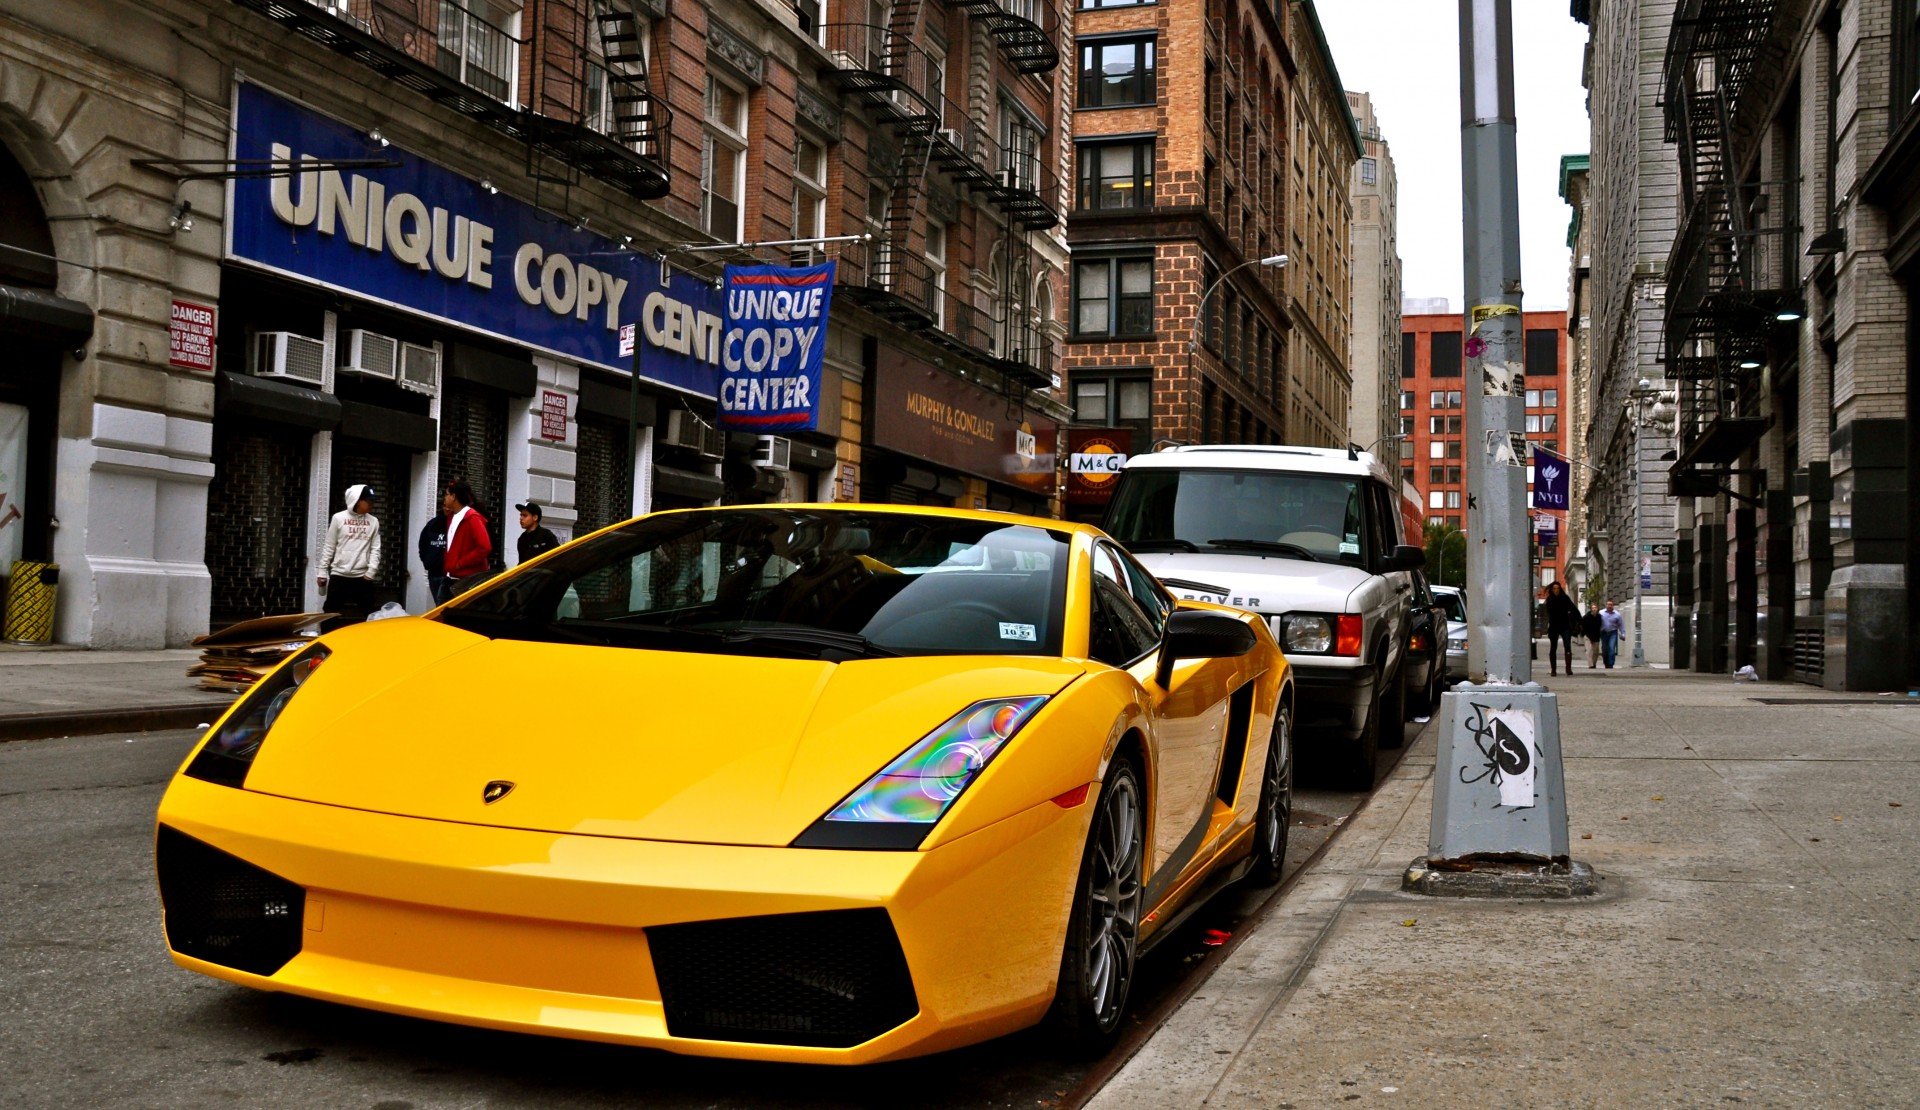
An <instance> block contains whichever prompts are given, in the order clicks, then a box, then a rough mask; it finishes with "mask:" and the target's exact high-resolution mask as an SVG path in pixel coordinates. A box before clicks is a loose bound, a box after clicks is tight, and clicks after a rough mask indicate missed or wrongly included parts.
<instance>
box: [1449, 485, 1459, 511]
mask: <svg viewBox="0 0 1920 1110" xmlns="http://www.w3.org/2000/svg"><path fill="white" fill-rule="evenodd" d="M1459 507H1460V491H1459V490H1457V489H1450V490H1448V491H1447V508H1449V509H1457V508H1459Z"/></svg>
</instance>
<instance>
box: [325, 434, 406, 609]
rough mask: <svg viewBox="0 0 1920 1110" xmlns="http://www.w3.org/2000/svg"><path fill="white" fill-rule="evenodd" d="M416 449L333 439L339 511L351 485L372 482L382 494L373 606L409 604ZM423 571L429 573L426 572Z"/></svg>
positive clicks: (376, 513) (334, 492)
mask: <svg viewBox="0 0 1920 1110" xmlns="http://www.w3.org/2000/svg"><path fill="white" fill-rule="evenodd" d="M412 471H413V452H411V451H409V450H407V449H406V448H404V447H395V446H392V445H390V444H385V443H371V442H369V441H367V440H364V439H353V438H351V437H348V436H340V435H336V436H334V437H333V467H332V470H331V471H330V473H331V474H332V475H333V488H332V489H331V490H329V491H328V492H329V493H331V494H332V495H333V499H334V500H333V507H334V512H339V511H340V510H341V509H343V508H345V507H346V496H345V495H346V491H347V488H348V487H349V486H353V485H362V484H364V485H369V486H372V487H373V488H374V491H375V492H376V493H378V494H379V499H378V501H377V502H376V503H375V505H374V507H373V515H374V516H376V517H378V518H379V519H380V567H379V570H378V571H377V573H376V574H375V576H374V594H373V601H374V607H375V608H378V607H379V606H381V605H385V604H386V603H387V602H389V601H397V602H400V603H401V604H405V602H406V592H407V571H408V570H409V565H408V564H409V563H411V562H412V561H413V560H414V558H415V556H414V554H413V550H414V544H413V540H414V535H413V528H412V522H411V521H410V520H409V519H408V518H407V487H408V485H409V483H410V479H411V475H412ZM422 573H424V571H423V572H422Z"/></svg>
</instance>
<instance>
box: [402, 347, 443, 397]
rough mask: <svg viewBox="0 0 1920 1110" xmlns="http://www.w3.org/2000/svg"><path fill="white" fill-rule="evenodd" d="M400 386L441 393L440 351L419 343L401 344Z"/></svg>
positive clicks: (417, 391) (431, 393) (434, 394)
mask: <svg viewBox="0 0 1920 1110" xmlns="http://www.w3.org/2000/svg"><path fill="white" fill-rule="evenodd" d="M400 388H401V389H410V390H412V391H413V392H415V393H424V394H426V395H427V396H429V397H438V396H439V395H440V352H439V351H436V350H434V349H433V348H432V347H422V346H421V345H420V344H418V343H402V344H400Z"/></svg>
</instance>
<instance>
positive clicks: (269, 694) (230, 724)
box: [185, 644, 333, 786]
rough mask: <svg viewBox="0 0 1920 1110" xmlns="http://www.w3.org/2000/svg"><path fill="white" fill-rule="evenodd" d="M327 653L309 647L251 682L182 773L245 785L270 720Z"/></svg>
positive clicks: (323, 648)
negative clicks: (236, 703) (249, 686)
mask: <svg viewBox="0 0 1920 1110" xmlns="http://www.w3.org/2000/svg"><path fill="white" fill-rule="evenodd" d="M332 654H333V652H332V650H330V649H329V648H328V647H327V646H326V645H325V644H313V645H311V646H309V647H306V648H303V649H301V651H300V653H299V654H298V655H295V656H294V657H293V658H292V659H289V660H287V661H286V662H285V663H282V664H281V665H280V666H279V667H278V668H276V669H275V670H273V671H272V672H270V673H268V674H267V676H266V677H264V678H262V679H261V680H260V681H258V682H256V683H254V684H253V689H252V690H249V691H247V696H246V697H244V698H241V699H240V704H239V705H237V706H235V707H234V709H233V712H231V713H229V714H227V718H226V720H224V721H221V722H220V726H219V727H218V728H216V729H214V730H213V731H212V732H211V733H209V734H208V735H207V741H206V743H204V744H202V745H200V751H199V752H198V753H197V754H195V755H194V757H193V761H192V762H191V763H188V764H187V769H186V771H185V774H186V775H187V776H188V777H190V778H196V779H202V780H204V781H206V782H217V783H219V784H221V785H222V786H244V785H246V781H247V771H248V770H249V769H250V768H251V767H252V766H253V757H254V756H255V755H257V754H259V751H260V745H261V743H262V742H264V741H265V740H266V738H267V733H268V732H269V731H270V730H272V728H273V722H275V721H276V720H278V719H279V718H280V714H281V713H284V712H285V711H286V708H287V703H289V702H291V701H292V700H293V695H295V694H297V693H299V692H300V688H301V687H302V686H304V685H306V682H307V679H309V678H311V677H313V672H314V671H317V670H319V669H320V664H322V663H324V662H326V661H327V657H328V656H330V655H332Z"/></svg>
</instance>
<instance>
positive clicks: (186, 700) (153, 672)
mask: <svg viewBox="0 0 1920 1110" xmlns="http://www.w3.org/2000/svg"><path fill="white" fill-rule="evenodd" d="M199 658H200V653H199V652H198V651H196V650H194V649H192V648H179V649H173V650H163V651H78V650H62V649H58V648H52V649H43V648H12V647H8V648H6V649H4V650H0V740H27V739H37V738H40V737H46V736H75V735H84V734H87V733H99V732H121V731H126V732H137V731H142V730H148V729H163V728H191V727H193V726H194V725H196V724H200V723H202V722H208V721H212V720H213V719H214V718H215V717H217V716H219V715H220V713H221V712H222V711H223V710H225V709H226V707H227V706H229V705H231V704H232V703H233V695H231V694H220V693H215V692H213V691H210V690H201V689H199V688H197V687H196V686H195V685H194V680H193V679H190V678H188V677H187V668H188V667H191V666H193V664H194V663H195V661H197V660H198V659H199Z"/></svg>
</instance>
